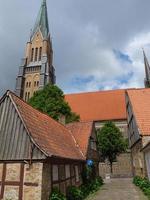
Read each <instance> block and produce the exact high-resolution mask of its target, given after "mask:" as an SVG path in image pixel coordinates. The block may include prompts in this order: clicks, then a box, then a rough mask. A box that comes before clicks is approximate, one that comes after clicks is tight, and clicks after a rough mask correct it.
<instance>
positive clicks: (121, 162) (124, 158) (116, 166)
mask: <svg viewBox="0 0 150 200" xmlns="http://www.w3.org/2000/svg"><path fill="white" fill-rule="evenodd" d="M99 174H100V176H102V177H103V178H105V176H106V174H110V166H109V164H108V163H100V164H99ZM132 176H133V174H132V165H131V154H130V153H124V154H121V155H120V156H119V157H118V158H117V162H114V163H113V175H112V177H114V178H119V177H125V178H126V177H132Z"/></svg>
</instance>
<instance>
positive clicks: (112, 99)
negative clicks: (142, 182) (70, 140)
mask: <svg viewBox="0 0 150 200" xmlns="http://www.w3.org/2000/svg"><path fill="white" fill-rule="evenodd" d="M65 98H66V101H67V102H68V103H69V105H70V107H71V108H72V110H73V112H76V113H78V114H79V115H80V118H81V121H83V122H86V121H94V126H95V128H96V129H100V128H102V126H103V125H104V124H105V123H106V122H107V121H112V122H114V123H115V125H116V126H117V127H118V128H119V129H120V130H121V132H122V134H123V136H124V138H125V139H127V138H128V131H127V128H128V127H127V115H126V104H125V90H110V91H98V92H88V93H79V94H68V95H66V96H65ZM99 174H100V176H102V177H103V178H105V176H106V174H110V166H109V164H108V163H107V162H104V161H103V160H101V161H100V163H99ZM132 176H133V173H132V167H131V152H130V150H128V152H127V153H124V154H121V155H120V156H119V157H118V159H117V162H114V163H113V175H112V177H132Z"/></svg>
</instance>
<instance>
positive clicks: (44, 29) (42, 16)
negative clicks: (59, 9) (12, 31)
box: [31, 0, 49, 39]
mask: <svg viewBox="0 0 150 200" xmlns="http://www.w3.org/2000/svg"><path fill="white" fill-rule="evenodd" d="M39 29H40V31H41V33H42V35H43V38H44V39H46V38H47V36H48V34H49V24H48V13H47V5H46V0H42V4H41V8H40V11H39V13H38V16H37V19H36V22H35V25H34V29H33V31H32V33H31V39H32V37H33V36H34V34H35V33H36V32H37V31H38V30H39Z"/></svg>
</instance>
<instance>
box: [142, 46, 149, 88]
mask: <svg viewBox="0 0 150 200" xmlns="http://www.w3.org/2000/svg"><path fill="white" fill-rule="evenodd" d="M143 55H144V64H145V80H144V84H145V87H146V88H149V87H150V65H149V62H148V59H147V57H146V54H145V51H144V49H143Z"/></svg>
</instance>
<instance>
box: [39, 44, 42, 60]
mask: <svg viewBox="0 0 150 200" xmlns="http://www.w3.org/2000/svg"><path fill="white" fill-rule="evenodd" d="M41 58H42V47H40V49H39V61H41Z"/></svg>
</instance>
